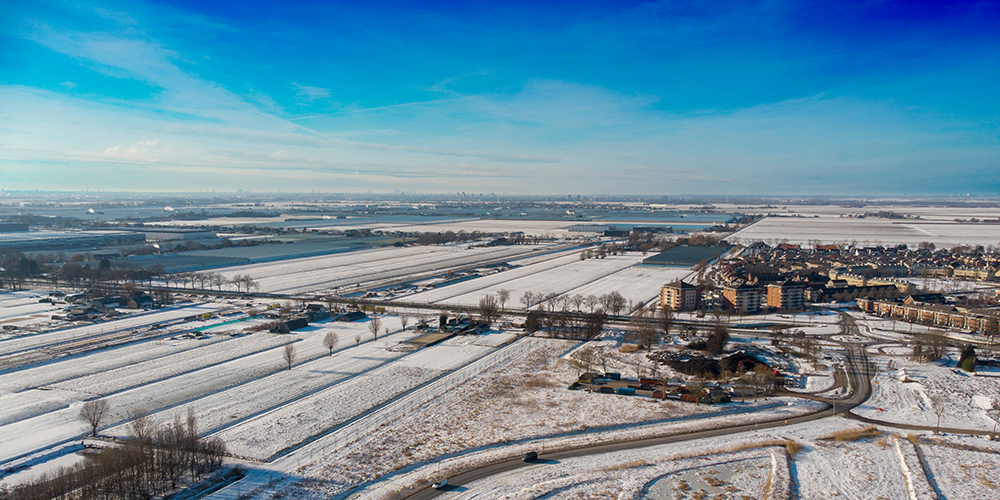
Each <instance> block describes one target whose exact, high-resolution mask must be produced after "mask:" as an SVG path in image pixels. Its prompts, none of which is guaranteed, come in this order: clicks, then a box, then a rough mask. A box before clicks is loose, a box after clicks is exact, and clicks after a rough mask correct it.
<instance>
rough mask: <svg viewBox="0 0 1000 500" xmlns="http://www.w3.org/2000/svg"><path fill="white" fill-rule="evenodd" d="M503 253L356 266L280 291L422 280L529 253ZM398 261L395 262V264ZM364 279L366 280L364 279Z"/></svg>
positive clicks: (508, 250)
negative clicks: (322, 278)
mask: <svg viewBox="0 0 1000 500" xmlns="http://www.w3.org/2000/svg"><path fill="white" fill-rule="evenodd" d="M501 248H503V250H497V251H490V252H486V253H481V252H476V253H475V254H473V255H463V256H453V255H434V256H433V257H434V258H433V259H424V260H421V261H418V262H413V261H407V262H400V263H399V264H402V267H398V266H396V267H374V268H372V267H367V268H360V269H359V268H355V267H352V268H351V269H350V272H349V273H345V274H343V275H341V276H337V277H335V278H332V279H328V280H325V281H313V282H311V283H309V284H307V285H301V284H300V285H298V286H295V287H286V288H277V291H279V292H284V293H301V292H307V291H313V290H316V289H317V288H334V287H338V288H339V287H341V286H349V285H358V284H370V283H373V282H377V281H380V280H388V279H395V278H400V277H403V276H406V277H412V278H413V279H420V277H419V276H420V274H421V273H432V274H443V273H447V272H448V271H450V270H453V269H456V268H462V267H468V266H475V265H477V264H480V263H486V262H490V261H506V260H509V257H511V256H515V255H520V254H522V253H524V252H526V251H527V250H522V249H514V248H512V247H501ZM395 263H397V262H394V264H395ZM361 278H363V279H361Z"/></svg>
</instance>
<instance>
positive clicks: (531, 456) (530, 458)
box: [521, 451, 538, 462]
mask: <svg viewBox="0 0 1000 500" xmlns="http://www.w3.org/2000/svg"><path fill="white" fill-rule="evenodd" d="M521 460H524V461H525V462H534V461H535V460H538V453H537V452H534V451H529V452H527V453H525V454H524V456H523V457H521Z"/></svg>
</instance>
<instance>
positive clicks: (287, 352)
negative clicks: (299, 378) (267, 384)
mask: <svg viewBox="0 0 1000 500" xmlns="http://www.w3.org/2000/svg"><path fill="white" fill-rule="evenodd" d="M281 354H282V356H283V358H284V360H285V365H287V366H288V369H289V370H291V369H292V365H293V364H295V344H293V343H291V342H286V343H285V349H284V350H283V351H282V353H281Z"/></svg>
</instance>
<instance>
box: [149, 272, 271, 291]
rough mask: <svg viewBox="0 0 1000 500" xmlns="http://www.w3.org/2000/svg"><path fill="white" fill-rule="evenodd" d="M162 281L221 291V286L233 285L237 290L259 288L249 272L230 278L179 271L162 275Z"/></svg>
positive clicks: (185, 286)
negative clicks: (178, 272)
mask: <svg viewBox="0 0 1000 500" xmlns="http://www.w3.org/2000/svg"><path fill="white" fill-rule="evenodd" d="M163 281H164V283H166V285H167V286H170V283H171V282H173V283H174V284H176V285H179V286H181V287H182V288H189V287H190V288H199V289H202V290H211V289H212V288H213V287H214V288H215V289H216V290H219V291H222V287H223V286H230V285H231V286H233V287H235V288H236V291H237V292H242V291H247V292H249V291H250V290H254V289H257V288H259V284H258V283H257V280H255V279H253V277H252V276H250V275H249V274H237V275H235V276H233V277H232V278H226V277H225V276H223V275H222V274H220V273H181V274H166V275H164V276H163Z"/></svg>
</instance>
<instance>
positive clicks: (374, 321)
mask: <svg viewBox="0 0 1000 500" xmlns="http://www.w3.org/2000/svg"><path fill="white" fill-rule="evenodd" d="M381 327H382V318H381V317H380V316H379V315H378V311H377V310H375V309H373V310H372V317H371V319H370V320H368V330H369V331H370V332H372V335H374V336H375V340H378V330H379V328H381Z"/></svg>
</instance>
